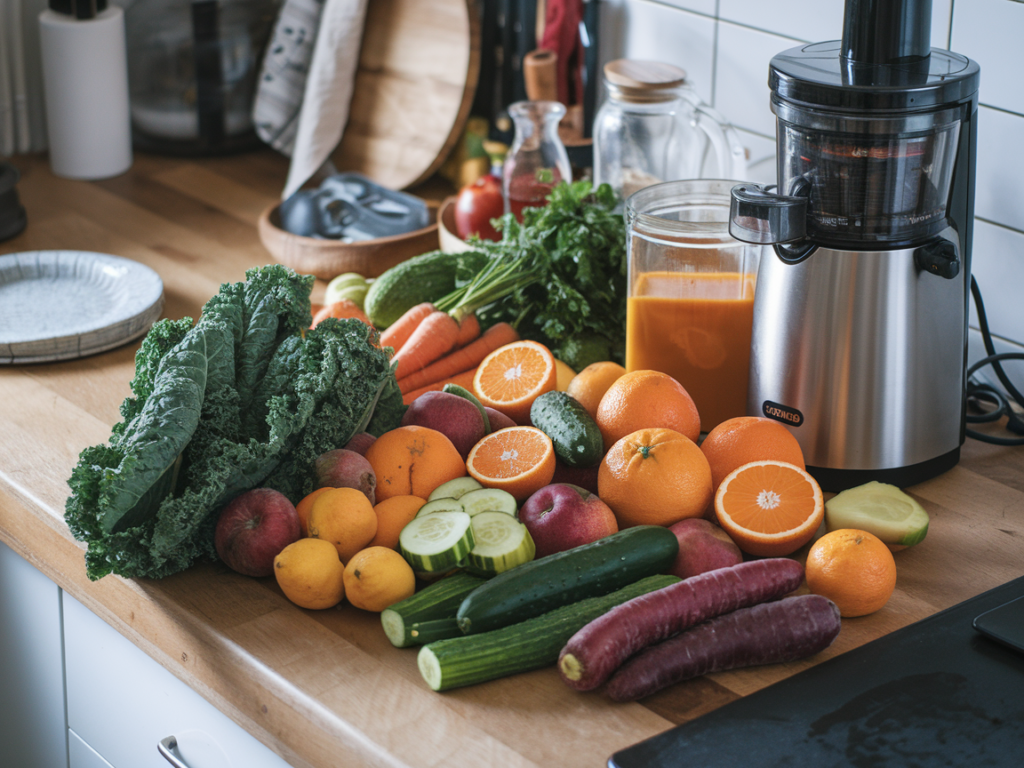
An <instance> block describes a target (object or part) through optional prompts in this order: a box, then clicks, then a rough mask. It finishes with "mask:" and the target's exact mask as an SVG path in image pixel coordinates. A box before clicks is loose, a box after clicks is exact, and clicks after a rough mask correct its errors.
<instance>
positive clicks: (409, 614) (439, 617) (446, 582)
mask: <svg viewBox="0 0 1024 768" xmlns="http://www.w3.org/2000/svg"><path fill="white" fill-rule="evenodd" d="M483 583H484V580H483V579H482V578H479V577H477V576H471V575H470V574H468V573H453V574H452V575H451V576H449V577H448V578H446V579H441V581H437V582H435V583H433V584H430V585H429V586H426V587H424V588H423V589H421V590H420V591H419V592H417V593H416V594H414V595H411V596H410V597H407V598H405V600H402V601H400V602H397V603H395V604H394V605H392V606H390V607H389V608H385V609H384V610H383V611H381V614H380V623H381V625H382V626H383V627H384V634H385V635H387V636H388V640H390V641H391V644H392V645H394V646H395V647H397V648H405V647H407V646H410V645H424V644H425V643H429V642H431V640H429V639H426V638H427V637H428V636H433V635H436V634H437V632H439V631H450V628H451V627H455V632H456V634H448V635H446V636H447V637H456V636H457V635H460V634H462V633H461V632H460V631H459V630H458V625H457V623H456V622H455V612H456V611H457V610H458V609H459V605H460V604H461V603H462V601H463V599H465V597H466V596H467V595H468V594H469V593H470V592H472V591H473V590H474V589H476V588H477V587H479V586H480V585H481V584H483ZM439 621H446V622H448V623H449V630H444V628H443V627H442V625H440V624H435V622H439ZM428 624H429V625H431V626H429V627H428V626H426V625H428ZM433 639H434V640H437V639H440V637H437V636H433Z"/></svg>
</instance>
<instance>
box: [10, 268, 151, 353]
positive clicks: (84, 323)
mask: <svg viewBox="0 0 1024 768" xmlns="http://www.w3.org/2000/svg"><path fill="white" fill-rule="evenodd" d="M163 306H164V284H163V281H162V280H161V279H160V276H159V275H158V274H157V273H156V272H154V271H153V270H152V269H150V268H149V267H147V266H145V265H143V264H139V263H138V262H136V261H131V260H130V259H124V258H121V257H120V256H111V255H109V254H105V253H93V252H91V251H24V252H22V253H11V254H8V255H6V256H0V364H4V363H8V364H9V363H42V362H50V361H54V360H71V359H74V358H78V357H85V356H86V355H94V354H97V353H98V352H105V351H106V350H108V349H113V348H114V347H119V346H121V345H122V344H125V343H127V342H129V341H131V340H132V339H137V338H138V337H139V336H142V335H143V334H144V333H145V332H146V331H148V330H149V328H150V326H152V325H153V323H154V322H155V321H156V320H157V319H158V318H159V317H160V313H161V312H162V311H163Z"/></svg>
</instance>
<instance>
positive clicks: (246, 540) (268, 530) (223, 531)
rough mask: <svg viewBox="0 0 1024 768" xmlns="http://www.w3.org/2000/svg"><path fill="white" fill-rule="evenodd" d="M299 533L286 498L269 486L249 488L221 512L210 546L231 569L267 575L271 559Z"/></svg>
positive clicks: (294, 512) (295, 517) (297, 518)
mask: <svg viewBox="0 0 1024 768" xmlns="http://www.w3.org/2000/svg"><path fill="white" fill-rule="evenodd" d="M301 536H302V530H301V529H300V528H299V513H298V512H296V511H295V507H294V505H293V504H292V503H291V502H290V501H288V497H286V496H285V495H284V494H283V493H280V492H279V491H275V490H272V489H270V488H253V489H252V490H251V491H246V492H245V493H243V494H241V495H240V496H236V497H235V499H234V500H233V501H232V502H231V503H230V504H228V505H227V506H226V507H224V509H223V510H222V511H221V513H220V517H218V518H217V527H216V529H215V530H214V533H213V545H214V547H215V548H216V550H217V554H218V555H219V556H220V559H221V560H223V561H224V563H225V564H226V565H227V566H228V568H230V569H231V570H233V571H238V572H239V573H242V574H245V575H246V576H270V575H272V574H273V573H274V558H275V557H277V555H278V553H279V552H280V551H281V550H282V549H284V548H285V547H287V546H288V545H289V544H292V543H293V542H296V541H298V540H299V538H301Z"/></svg>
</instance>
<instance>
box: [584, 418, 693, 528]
mask: <svg viewBox="0 0 1024 768" xmlns="http://www.w3.org/2000/svg"><path fill="white" fill-rule="evenodd" d="M597 495H598V496H599V497H600V498H601V500H602V501H604V502H605V503H606V504H607V505H608V506H609V507H611V508H612V511H613V512H614V513H615V519H616V520H618V522H619V528H620V529H622V528H629V527H630V526H633V525H672V524H673V523H678V522H679V521H680V520H683V519H685V518H687V517H700V516H701V515H702V514H703V513H704V510H705V508H706V507H707V506H708V504H709V503H710V501H711V467H709V466H708V460H707V459H705V458H704V454H703V453H701V452H700V448H698V447H697V445H696V444H695V443H694V442H693V441H692V440H691V439H690V438H688V437H686V436H685V435H682V434H680V433H679V432H676V431H674V430H671V429H662V428H657V429H641V430H638V431H636V432H633V433H632V434H629V435H626V436H625V437H623V438H622V439H620V440H618V441H616V442H615V444H614V445H612V447H611V448H610V449H609V451H608V453H606V454H605V457H604V459H603V460H602V461H601V467H600V469H599V470H598V474H597Z"/></svg>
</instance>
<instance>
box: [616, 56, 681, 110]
mask: <svg viewBox="0 0 1024 768" xmlns="http://www.w3.org/2000/svg"><path fill="white" fill-rule="evenodd" d="M604 78H605V81H606V82H607V83H608V84H609V86H611V91H612V93H613V94H614V95H615V96H617V97H618V98H620V99H621V100H623V101H631V102H643V101H646V102H650V101H668V100H670V99H674V98H675V97H676V96H675V93H674V91H675V90H676V89H677V88H679V87H680V86H682V85H683V84H685V83H686V72H685V71H683V70H682V69H680V68H679V67H676V66H673V65H671V64H665V63H664V62H660V61H637V60H633V59H616V60H615V61H609V62H608V63H607V64H605V65H604Z"/></svg>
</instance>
